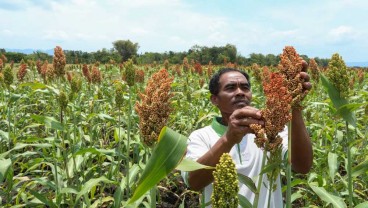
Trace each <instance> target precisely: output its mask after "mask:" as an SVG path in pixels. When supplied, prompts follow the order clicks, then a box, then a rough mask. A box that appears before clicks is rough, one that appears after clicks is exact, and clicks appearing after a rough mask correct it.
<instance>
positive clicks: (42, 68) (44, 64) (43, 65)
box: [41, 60, 49, 81]
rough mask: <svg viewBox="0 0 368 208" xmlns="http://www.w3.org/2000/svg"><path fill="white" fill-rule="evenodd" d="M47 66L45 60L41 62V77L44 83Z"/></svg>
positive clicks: (47, 63)
mask: <svg viewBox="0 0 368 208" xmlns="http://www.w3.org/2000/svg"><path fill="white" fill-rule="evenodd" d="M48 65H49V62H48V61H47V60H46V61H44V62H43V64H42V67H41V76H42V78H43V80H44V81H46V73H47V67H48Z"/></svg>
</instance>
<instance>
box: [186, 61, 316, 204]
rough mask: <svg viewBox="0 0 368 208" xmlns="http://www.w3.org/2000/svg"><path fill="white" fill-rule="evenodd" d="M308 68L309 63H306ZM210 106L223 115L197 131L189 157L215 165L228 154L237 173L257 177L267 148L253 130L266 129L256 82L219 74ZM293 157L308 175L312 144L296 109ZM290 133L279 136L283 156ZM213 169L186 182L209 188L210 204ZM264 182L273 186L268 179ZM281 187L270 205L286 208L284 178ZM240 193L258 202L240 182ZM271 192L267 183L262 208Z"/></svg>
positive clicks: (192, 174)
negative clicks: (255, 126)
mask: <svg viewBox="0 0 368 208" xmlns="http://www.w3.org/2000/svg"><path fill="white" fill-rule="evenodd" d="M303 68H304V69H305V70H306V68H307V64H306V62H304V63H303ZM300 75H301V77H302V78H303V79H304V83H303V88H304V90H309V89H311V87H312V86H311V83H310V82H309V76H308V74H307V73H306V72H304V71H303V72H301V74H300ZM209 88H210V92H211V102H212V103H213V104H214V105H215V106H217V108H218V109H219V110H220V112H221V116H222V117H220V118H214V120H213V122H212V124H211V125H210V126H207V127H204V128H202V129H199V130H196V131H194V132H193V133H192V134H191V135H190V136H189V141H188V148H187V155H186V157H187V158H189V159H193V160H196V161H197V162H199V163H201V164H204V165H208V166H213V167H214V166H216V164H217V163H218V162H219V159H220V157H221V155H222V154H223V153H230V155H231V156H232V158H233V160H234V162H235V164H236V168H237V171H238V172H239V173H241V174H243V175H246V176H248V177H250V178H252V179H255V178H256V177H257V176H258V175H259V173H260V171H261V163H262V158H263V150H261V149H260V148H258V147H257V146H256V144H255V143H254V138H255V135H254V132H253V131H252V129H251V128H250V127H249V125H250V124H260V125H264V121H263V120H262V119H261V112H260V110H258V109H256V108H254V107H251V106H250V103H251V100H252V92H251V84H250V80H249V76H248V74H247V73H245V72H244V71H240V70H237V69H233V68H226V69H222V70H220V71H218V72H217V73H216V74H215V75H214V76H213V77H212V78H211V80H210V85H209ZM291 126H292V129H291V138H292V140H291V141H292V152H291V153H292V155H291V162H292V168H293V170H294V171H296V172H299V173H307V172H308V171H309V170H310V168H311V166H312V161H313V153H312V145H311V141H310V138H309V135H308V132H307V130H306V127H305V124H304V121H303V118H302V112H301V110H299V109H294V110H293V111H292V121H291ZM287 134H288V132H287V129H286V128H285V130H284V131H283V132H281V133H280V136H281V137H282V138H283V151H282V152H283V155H286V152H287V143H288V139H287ZM212 172H213V170H205V169H201V170H197V171H193V172H189V175H188V178H187V180H188V181H187V182H188V184H189V186H190V188H191V189H193V190H195V191H200V190H202V189H204V197H205V202H206V203H207V202H208V201H210V200H211V194H212V182H213V175H212ZM263 181H264V183H266V184H268V180H267V177H266V176H265V175H264V179H263ZM276 183H277V189H276V191H275V192H273V193H272V196H271V202H270V207H276V208H279V207H283V205H282V194H281V185H280V179H279V178H278V180H277V181H276ZM239 193H240V194H242V195H244V196H245V197H247V198H248V200H249V201H250V202H253V199H254V193H253V192H251V191H250V190H249V189H248V188H247V187H246V185H243V184H241V185H240V187H239ZM267 199H268V190H267V188H266V187H265V186H264V185H262V188H261V193H260V200H259V204H258V205H259V206H258V207H267V201H268V200H267Z"/></svg>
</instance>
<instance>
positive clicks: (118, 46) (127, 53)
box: [112, 40, 139, 62]
mask: <svg viewBox="0 0 368 208" xmlns="http://www.w3.org/2000/svg"><path fill="white" fill-rule="evenodd" d="M112 44H113V45H114V49H115V50H116V51H117V52H119V54H120V56H121V58H122V61H124V62H125V61H127V60H128V59H131V58H133V57H134V56H136V55H137V52H138V49H139V44H138V43H133V42H132V41H130V40H117V41H114V42H113V43H112Z"/></svg>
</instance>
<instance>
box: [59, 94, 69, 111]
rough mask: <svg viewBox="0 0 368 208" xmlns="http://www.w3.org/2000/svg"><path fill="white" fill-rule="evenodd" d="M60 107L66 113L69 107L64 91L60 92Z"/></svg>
mask: <svg viewBox="0 0 368 208" xmlns="http://www.w3.org/2000/svg"><path fill="white" fill-rule="evenodd" d="M59 106H60V108H61V109H62V110H63V111H65V109H66V107H67V106H68V97H67V96H66V94H65V92H64V91H60V92H59Z"/></svg>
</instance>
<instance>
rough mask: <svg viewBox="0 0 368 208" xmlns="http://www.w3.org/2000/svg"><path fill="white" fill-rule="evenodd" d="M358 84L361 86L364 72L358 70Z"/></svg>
mask: <svg viewBox="0 0 368 208" xmlns="http://www.w3.org/2000/svg"><path fill="white" fill-rule="evenodd" d="M358 82H359V84H363V82H364V71H363V69H359V70H358Z"/></svg>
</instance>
